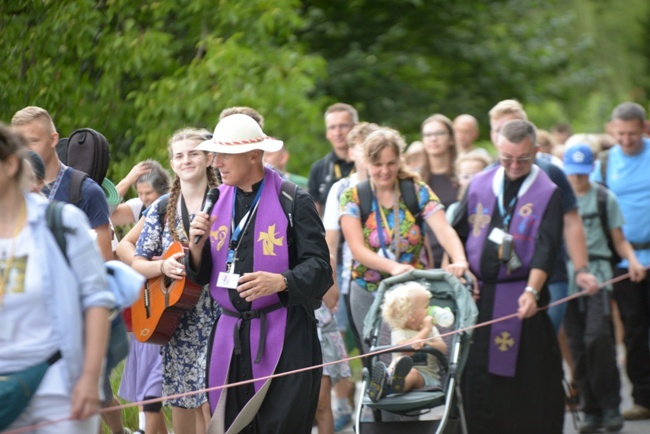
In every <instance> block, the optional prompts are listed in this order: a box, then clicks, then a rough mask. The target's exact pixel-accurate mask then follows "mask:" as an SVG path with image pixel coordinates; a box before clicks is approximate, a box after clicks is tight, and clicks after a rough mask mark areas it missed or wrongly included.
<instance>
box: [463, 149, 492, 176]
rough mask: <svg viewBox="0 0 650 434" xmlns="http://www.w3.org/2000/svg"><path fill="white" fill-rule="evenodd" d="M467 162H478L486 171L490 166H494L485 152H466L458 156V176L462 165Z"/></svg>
mask: <svg viewBox="0 0 650 434" xmlns="http://www.w3.org/2000/svg"><path fill="white" fill-rule="evenodd" d="M466 161H476V162H479V163H481V164H482V165H483V168H484V169H485V168H486V167H488V166H489V165H490V164H492V160H491V159H490V157H489V156H487V155H485V154H484V153H483V152H479V151H477V150H473V151H470V152H466V153H464V154H461V155H459V156H458V158H457V159H456V164H455V166H456V173H457V174H458V173H459V172H460V165H461V164H463V163H464V162H466Z"/></svg>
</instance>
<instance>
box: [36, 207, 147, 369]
mask: <svg viewBox="0 0 650 434" xmlns="http://www.w3.org/2000/svg"><path fill="white" fill-rule="evenodd" d="M65 205H66V204H65V202H59V201H51V202H50V203H49V204H48V206H47V211H46V214H45V216H46V217H45V219H46V222H47V227H48V228H49V229H50V232H52V235H53V236H54V239H55V240H56V243H57V245H58V246H59V249H60V250H61V253H63V256H64V257H65V260H66V262H67V263H68V264H70V259H69V258H68V253H67V239H66V234H67V233H74V232H75V230H76V229H74V228H69V227H66V226H65V225H64V224H63V207H64V206H65ZM106 277H107V280H108V284H109V288H110V290H111V292H112V293H113V295H114V296H115V301H116V304H117V305H118V306H121V307H126V306H130V305H131V304H132V303H133V302H135V301H136V300H137V298H138V295H139V293H140V288H141V287H142V285H143V284H144V277H143V276H141V275H140V274H139V273H137V272H136V271H134V270H133V269H131V268H130V267H129V266H127V265H126V264H123V263H122V262H119V261H108V262H107V263H106ZM111 317H112V320H111V333H110V338H109V341H108V347H107V351H106V370H107V372H109V371H110V370H111V369H113V368H114V367H116V366H117V364H118V363H119V362H120V361H122V360H124V358H126V356H127V354H128V353H129V340H128V337H127V335H126V326H125V324H124V320H123V319H122V315H120V314H119V312H117V314H115V315H114V316H113V315H111Z"/></svg>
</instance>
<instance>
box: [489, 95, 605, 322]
mask: <svg viewBox="0 0 650 434" xmlns="http://www.w3.org/2000/svg"><path fill="white" fill-rule="evenodd" d="M489 114H490V128H491V131H490V137H491V139H492V142H493V143H494V145H495V146H496V148H497V151H499V145H498V143H497V138H498V134H499V131H500V129H501V128H502V127H503V125H504V124H505V123H506V122H508V121H510V120H513V119H521V120H527V119H528V116H527V115H526V112H525V111H524V108H523V106H522V105H521V104H520V103H519V102H518V101H516V100H512V99H510V100H503V101H501V102H499V103H498V104H497V105H495V106H494V107H493V108H492V110H490V113H489ZM534 163H535V165H536V166H538V167H539V168H540V169H542V170H543V171H544V172H546V174H547V175H548V176H549V178H551V181H553V182H554V183H555V185H557V186H558V188H559V189H560V192H561V193H562V204H563V207H564V219H563V224H564V229H563V235H564V243H565V246H566V251H567V253H568V255H569V258H570V259H571V263H572V264H573V269H574V270H576V271H575V273H574V276H572V278H573V279H575V281H576V283H577V285H578V286H579V287H580V288H583V289H586V290H587V291H589V293H590V294H594V293H596V292H597V291H598V280H597V279H596V277H595V276H594V275H593V274H591V273H590V272H589V269H588V264H589V256H588V255H587V241H586V239H585V234H584V231H583V226H582V219H581V218H580V214H579V213H578V202H577V200H576V197H575V194H574V193H573V190H572V189H571V185H570V184H569V181H568V180H567V178H566V175H565V174H564V172H563V171H562V169H561V168H560V167H558V166H555V165H554V164H552V163H551V162H550V161H548V160H545V159H543V158H535V161H534ZM565 258H566V254H565V249H564V248H563V247H562V248H560V249H558V252H556V262H555V268H554V270H553V273H552V275H551V276H550V278H549V285H548V286H549V291H550V292H551V303H552V302H554V301H556V300H559V299H560V298H564V297H566V296H567V293H568V279H569V276H568V275H567V270H566V263H565ZM565 312H566V303H562V304H560V305H557V306H553V307H551V308H549V309H548V315H549V316H550V317H551V321H552V322H553V327H554V328H555V332H556V333H559V331H560V327H561V326H562V322H563V320H564V314H565Z"/></svg>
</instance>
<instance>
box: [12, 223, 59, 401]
mask: <svg viewBox="0 0 650 434" xmlns="http://www.w3.org/2000/svg"><path fill="white" fill-rule="evenodd" d="M32 244H33V240H32V237H31V232H30V230H29V226H26V227H25V229H23V230H22V231H21V232H20V234H18V238H17V239H16V242H15V245H14V252H13V260H12V261H11V265H10V266H11V269H10V270H9V276H8V277H7V281H6V287H5V294H4V300H3V302H4V303H3V306H2V307H0V373H11V372H16V371H20V370H22V369H26V368H29V367H30V366H33V365H36V364H38V363H40V362H43V361H45V360H47V359H48V358H49V357H50V356H52V355H53V354H54V353H55V352H56V351H57V350H58V349H59V348H58V344H57V342H58V339H57V338H56V335H55V332H54V319H53V318H52V317H51V314H50V311H49V310H48V308H47V304H46V299H45V297H46V292H45V291H44V289H43V287H44V285H47V282H39V281H37V279H36V278H35V277H33V276H34V273H29V272H28V270H29V269H30V262H31V261H30V257H29V252H30V251H31V248H32V247H33V246H32ZM11 245H12V239H11V238H3V239H0V270H2V275H3V276H4V273H5V268H6V267H7V262H8V257H9V256H10V253H9V252H10V251H11ZM30 274H31V276H30ZM63 367H64V361H63V360H59V361H58V362H57V363H55V364H54V365H53V366H52V367H50V368H49V369H48V371H47V374H46V375H45V378H44V379H43V381H42V382H41V385H40V386H39V389H38V392H37V394H38V395H43V394H65V387H64V383H63V373H64V370H63Z"/></svg>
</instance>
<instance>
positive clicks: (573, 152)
mask: <svg viewBox="0 0 650 434" xmlns="http://www.w3.org/2000/svg"><path fill="white" fill-rule="evenodd" d="M593 169H594V153H593V152H592V151H591V148H590V147H589V145H585V144H584V143H578V144H576V145H573V146H571V147H569V148H567V149H566V151H564V173H566V174H567V175H589V174H590V173H591V172H592V170H593Z"/></svg>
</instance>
